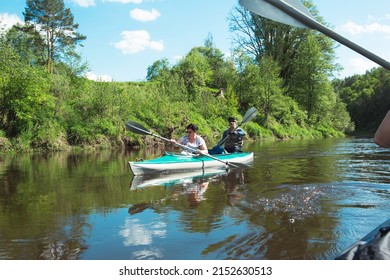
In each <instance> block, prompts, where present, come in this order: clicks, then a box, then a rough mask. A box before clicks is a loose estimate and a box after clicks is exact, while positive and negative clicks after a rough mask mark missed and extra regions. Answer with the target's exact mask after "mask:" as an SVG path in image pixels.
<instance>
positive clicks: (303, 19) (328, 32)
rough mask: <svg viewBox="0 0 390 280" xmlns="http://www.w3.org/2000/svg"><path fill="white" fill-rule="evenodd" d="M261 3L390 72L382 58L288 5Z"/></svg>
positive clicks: (271, 1)
mask: <svg viewBox="0 0 390 280" xmlns="http://www.w3.org/2000/svg"><path fill="white" fill-rule="evenodd" d="M261 1H266V2H268V3H269V4H271V5H273V6H274V7H276V8H278V9H280V10H282V11H283V12H285V13H286V14H288V15H290V16H291V17H293V18H295V19H296V20H298V21H300V22H302V23H303V24H304V25H306V26H308V27H310V28H313V29H316V30H318V31H319V32H321V33H323V34H324V35H326V36H328V37H330V38H332V39H334V40H335V41H337V42H339V43H341V44H343V45H345V46H346V47H348V48H350V49H352V50H354V51H356V52H357V53H360V54H361V55H363V56H365V57H366V58H368V59H370V60H372V61H373V62H375V63H377V64H379V65H381V66H383V67H384V68H386V69H388V70H390V62H388V61H386V60H384V59H383V58H381V57H379V56H377V55H376V54H373V53H372V52H370V51H368V50H366V49H364V48H362V47H361V46H359V45H357V44H356V43H354V42H352V41H350V40H348V39H346V38H344V37H343V36H341V35H339V34H337V33H336V32H334V31H332V30H330V29H329V28H327V27H325V26H324V25H322V24H321V23H319V22H317V21H316V20H314V19H312V18H310V17H309V16H307V15H306V14H304V13H302V12H301V11H299V10H297V9H296V8H294V7H293V6H291V5H289V4H288V3H286V2H284V1H282V0H261Z"/></svg>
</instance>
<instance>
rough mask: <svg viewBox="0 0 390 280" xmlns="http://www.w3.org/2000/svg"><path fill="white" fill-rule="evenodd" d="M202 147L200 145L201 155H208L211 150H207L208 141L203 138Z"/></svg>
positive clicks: (201, 139)
mask: <svg viewBox="0 0 390 280" xmlns="http://www.w3.org/2000/svg"><path fill="white" fill-rule="evenodd" d="M199 140H200V145H199V149H198V150H199V153H201V154H208V153H209V150H208V149H207V145H206V141H204V139H203V138H202V137H200V139H199Z"/></svg>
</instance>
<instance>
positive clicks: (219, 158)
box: [129, 152, 253, 175]
mask: <svg viewBox="0 0 390 280" xmlns="http://www.w3.org/2000/svg"><path fill="white" fill-rule="evenodd" d="M252 162H253V153H252V152H250V153H231V154H219V155H212V156H206V155H199V154H182V153H181V154H176V153H166V154H164V155H163V156H161V157H158V158H155V159H150V160H144V161H130V162H129V166H130V170H131V172H132V173H133V174H134V175H142V174H148V173H169V172H189V171H196V170H209V169H215V170H217V169H227V168H229V167H233V168H234V167H240V166H242V165H247V164H251V163H252ZM235 164H237V166H235Z"/></svg>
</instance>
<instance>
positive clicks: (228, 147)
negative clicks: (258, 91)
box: [219, 117, 246, 153]
mask: <svg viewBox="0 0 390 280" xmlns="http://www.w3.org/2000/svg"><path fill="white" fill-rule="evenodd" d="M228 123H229V128H228V129H226V130H225V131H224V132H223V134H222V139H221V141H220V142H219V143H221V144H222V143H223V141H224V140H225V145H224V148H225V151H226V152H228V153H240V152H242V145H243V144H244V141H243V138H244V136H245V135H246V133H245V131H244V130H243V129H241V128H240V127H237V119H236V118H235V117H229V118H228Z"/></svg>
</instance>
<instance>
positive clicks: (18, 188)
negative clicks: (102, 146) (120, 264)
mask: <svg viewBox="0 0 390 280" xmlns="http://www.w3.org/2000/svg"><path fill="white" fill-rule="evenodd" d="M246 148H247V150H250V151H253V152H254V153H255V161H254V165H253V167H252V168H250V169H245V170H232V171H230V172H227V173H226V172H222V173H218V174H196V175H197V176H194V177H185V176H176V177H175V178H168V177H160V178H147V179H148V180H140V179H139V178H134V179H133V176H132V175H131V173H130V171H129V169H128V166H127V161H128V160H135V159H137V158H144V159H147V158H153V157H155V156H157V155H158V154H159V153H161V151H146V150H142V151H130V152H107V151H105V152H94V153H81V154H69V153H55V154H49V155H44V156H42V155H18V156H13V157H11V156H7V157H6V156H0V259H14V260H20V259H22V260H29V259H87V260H93V259H102V260H105V259H115V260H125V259H168V260H171V259H182V260H187V259H203V260H210V259H269V260H279V259H297V260H305V259H333V258H334V257H335V256H336V255H337V254H339V253H340V252H341V251H342V250H344V249H345V248H347V247H349V246H350V245H351V244H353V243H355V242H356V241H357V240H359V239H360V238H362V237H363V236H364V235H366V234H367V233H368V232H370V231H371V230H372V229H373V228H375V227H376V226H378V225H379V224H380V223H382V222H384V221H385V220H387V219H388V218H389V209H390V185H389V184H390V176H389V171H390V150H389V149H381V148H379V147H377V146H376V145H375V144H373V142H372V140H371V139H354V138H347V139H330V140H315V141H288V142H275V143H256V144H252V145H249V146H247V147H246Z"/></svg>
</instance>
